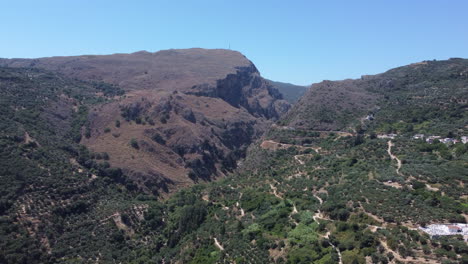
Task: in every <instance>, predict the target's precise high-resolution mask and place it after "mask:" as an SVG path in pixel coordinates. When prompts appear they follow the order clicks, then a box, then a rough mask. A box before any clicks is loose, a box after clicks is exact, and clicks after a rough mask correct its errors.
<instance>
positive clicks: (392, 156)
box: [387, 140, 402, 175]
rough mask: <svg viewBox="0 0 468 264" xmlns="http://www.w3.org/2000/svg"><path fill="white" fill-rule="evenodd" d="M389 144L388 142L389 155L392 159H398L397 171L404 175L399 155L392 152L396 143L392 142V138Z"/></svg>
mask: <svg viewBox="0 0 468 264" xmlns="http://www.w3.org/2000/svg"><path fill="white" fill-rule="evenodd" d="M387 144H388V149H387V152H388V155H389V156H390V158H391V159H392V160H396V161H397V169H396V172H397V174H398V175H402V174H401V173H400V169H401V160H400V159H399V158H398V157H397V156H395V155H393V154H392V147H393V146H394V144H393V143H392V141H391V140H389V141H388V143H387Z"/></svg>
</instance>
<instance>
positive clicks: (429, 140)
mask: <svg viewBox="0 0 468 264" xmlns="http://www.w3.org/2000/svg"><path fill="white" fill-rule="evenodd" d="M397 136H398V135H397V134H380V135H377V138H382V139H394V138H396V137H397ZM413 139H416V140H420V139H422V140H425V141H426V142H427V143H429V144H432V143H434V141H435V140H436V139H437V140H439V141H440V142H442V143H444V144H446V145H450V144H456V143H459V142H461V143H463V144H467V143H468V136H462V137H460V140H458V139H456V138H442V137H441V136H427V137H426V136H425V135H424V134H416V135H414V136H413Z"/></svg>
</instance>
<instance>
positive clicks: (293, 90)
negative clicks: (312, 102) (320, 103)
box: [268, 80, 308, 104]
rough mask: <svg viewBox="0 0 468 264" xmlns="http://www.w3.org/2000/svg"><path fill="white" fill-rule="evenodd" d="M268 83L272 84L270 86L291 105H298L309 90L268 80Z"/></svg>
mask: <svg viewBox="0 0 468 264" xmlns="http://www.w3.org/2000/svg"><path fill="white" fill-rule="evenodd" d="M268 82H270V84H271V85H273V87H275V88H276V89H277V90H278V91H279V92H280V93H281V94H282V95H283V97H284V99H285V100H286V101H288V102H289V103H291V104H294V103H296V102H297V101H298V100H299V98H301V97H302V96H303V95H304V93H305V92H306V91H307V89H308V87H306V86H300V85H295V84H291V83H283V82H275V81H271V80H268Z"/></svg>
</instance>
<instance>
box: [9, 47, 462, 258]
mask: <svg viewBox="0 0 468 264" xmlns="http://www.w3.org/2000/svg"><path fill="white" fill-rule="evenodd" d="M119 56H121V55H119ZM137 56H141V54H140V53H138V54H137ZM105 58H108V57H105ZM44 60H49V59H44ZM51 60H52V59H51ZM20 62H21V63H26V62H28V61H26V60H8V61H3V62H2V63H4V64H5V63H6V64H9V65H10V66H15V67H16V66H28V68H1V69H0V91H1V92H2V94H1V95H2V96H1V98H2V100H1V101H0V107H1V108H0V110H1V111H2V115H1V116H0V118H1V119H0V125H1V131H2V134H1V137H0V146H1V148H0V150H1V152H0V155H1V159H0V162H1V163H0V166H1V167H0V171H1V172H2V174H1V177H2V181H0V184H1V189H0V190H1V191H0V192H1V196H0V197H1V198H0V215H1V216H0V236H1V237H2V239H1V240H0V248H1V251H0V262H5V263H115V262H121V263H330V264H331V263H467V262H468V246H467V244H466V242H465V241H463V237H462V236H461V235H453V236H443V237H440V238H436V237H430V236H429V235H428V234H426V233H425V232H423V231H422V230H421V229H419V227H420V226H426V225H429V224H446V223H465V222H466V221H467V214H468V200H467V197H468V196H467V195H468V191H467V188H466V184H467V183H468V182H467V181H468V179H467V175H468V147H467V146H468V144H463V143H461V142H456V143H448V142H447V143H442V142H439V141H438V140H434V141H432V143H431V144H430V143H428V142H426V141H425V140H422V139H415V138H413V136H414V135H415V134H424V135H425V137H426V138H427V137H428V136H430V135H439V136H441V139H442V138H452V139H453V140H459V141H460V140H461V138H462V136H467V134H468V127H467V124H468V111H467V107H468V105H467V103H468V98H467V97H468V90H467V87H468V60H464V59H451V60H447V61H426V62H422V63H417V64H413V65H408V66H404V67H400V68H396V69H393V70H390V71H388V72H385V73H382V74H379V75H374V76H363V78H361V79H359V80H345V81H337V82H330V81H326V82H323V83H320V84H315V85H313V86H312V87H311V88H310V89H309V90H308V91H307V93H306V94H305V96H304V97H303V98H302V99H300V100H299V102H298V103H297V104H296V105H295V106H293V108H292V109H291V110H290V111H289V112H288V113H287V114H286V115H284V116H282V117H280V118H279V120H278V121H277V122H276V123H275V124H273V125H271V126H269V127H268V121H267V118H271V119H273V120H274V119H275V118H277V117H278V116H279V113H280V112H281V111H279V110H274V109H275V107H274V106H275V105H276V106H277V105H279V104H280V103H282V101H281V100H277V99H279V98H280V97H279V95H275V94H276V91H275V89H273V88H271V87H270V86H268V85H267V84H266V83H265V80H263V79H261V78H260V77H259V75H258V72H257V71H255V70H254V71H253V72H251V71H252V70H253V69H254V68H252V67H248V68H249V69H250V70H247V71H243V70H242V68H241V69H235V70H234V71H235V72H234V73H228V75H226V76H225V77H226V78H224V79H220V80H219V81H215V82H212V83H210V81H206V82H203V83H200V84H196V85H192V86H191V87H188V88H187V87H186V88H187V89H185V88H184V89H183V88H177V89H173V90H164V89H162V90H159V89H152V88H151V86H148V87H147V88H145V89H137V88H135V87H130V86H129V87H128V88H126V87H125V86H124V85H123V84H122V83H120V82H112V81H111V80H110V79H107V80H106V81H107V82H111V84H106V83H103V82H101V79H99V78H98V79H92V78H85V77H80V78H83V80H81V79H75V77H76V76H72V75H69V74H67V73H66V72H64V71H63V72H60V73H56V72H51V70H54V69H52V68H49V69H42V67H40V68H41V69H38V68H36V67H35V66H34V65H26V64H24V65H18V64H13V63H20ZM29 62H30V61H29ZM30 66H34V67H33V68H30ZM244 66H245V65H243V66H242V67H244ZM57 67H58V66H57ZM59 68H63V66H62V67H59ZM84 68H86V67H84ZM57 70H58V68H57ZM249 72H250V73H249ZM242 76H244V77H242ZM245 83H248V84H249V85H239V84H245ZM224 87H242V92H241V93H240V94H241V96H240V97H237V95H239V93H236V94H237V95H236V96H234V95H232V94H230V93H229V95H228V94H226V92H223V91H227V90H226V89H224ZM176 91H177V92H176ZM249 91H250V92H249ZM267 94H268V96H266V95H267ZM262 96H263V97H262ZM234 98H238V99H235V100H234ZM255 98H257V100H256V99H255ZM260 98H263V99H265V100H260ZM254 101H258V104H252V103H251V102H254ZM268 101H269V102H271V103H268V104H263V103H265V102H268ZM261 102H263V103H261ZM207 105H208V107H207ZM267 106H269V107H267ZM206 108H208V109H213V110H206ZM168 109H169V110H168ZM186 109H189V110H186ZM275 111H276V114H274V113H275ZM166 114H167V115H166ZM117 120H118V121H119V122H117ZM202 121H203V122H204V123H205V125H203V124H202ZM250 123H251V124H250ZM262 131H266V133H264V134H263V136H262V137H261V138H260V140H258V141H256V140H255V139H256V137H259V136H261V135H262ZM223 133H226V134H223ZM392 134H396V135H392ZM222 135H225V136H222ZM240 135H242V137H241V136H240ZM244 135H245V136H244ZM236 136H237V137H236ZM245 139H248V140H247V141H245ZM235 144H238V145H235ZM85 146H86V147H85ZM247 147H249V148H248V150H247V156H246V158H245V159H243V160H241V162H237V164H236V161H237V159H238V158H239V157H241V156H242V152H243V151H245V149H246V148H247ZM114 148H116V149H119V151H114V150H113V149H114ZM192 149H195V150H194V151H193V150H192ZM228 153H232V154H230V155H231V157H229V156H228ZM197 159H198V160H199V161H196V160H197ZM213 161H214V162H213ZM194 162H195V163H196V164H195V165H194V164H192V163H194ZM179 163H180V164H179ZM119 164H122V166H121V167H120V166H119ZM211 165H213V167H214V168H213V167H210V166H211ZM236 165H237V166H236ZM141 166H143V167H144V168H145V169H144V170H141V169H140V167H141ZM235 167H237V168H236V169H234V168H235ZM210 168H211V169H212V170H210ZM151 170H154V171H155V173H154V174H157V173H159V174H160V175H159V174H157V175H156V176H154V175H152V174H151ZM230 170H233V172H232V173H229V171H230ZM206 171H209V172H211V173H209V174H208V173H207V172H206ZM156 172H157V173H156ZM166 173H167V174H166ZM172 173H174V175H173V176H172V177H173V178H169V176H168V175H172ZM221 173H223V174H224V173H226V174H227V173H229V176H228V177H224V178H222V179H219V180H218V181H214V182H208V181H205V180H207V179H211V177H216V175H220V174H221ZM206 175H209V176H206ZM171 181H172V182H171ZM195 182H198V183H200V184H196V185H194V183H195ZM191 185H193V186H191ZM166 186H167V187H166ZM171 186H177V187H183V186H187V188H183V189H182V190H180V191H177V192H174V193H173V195H171V196H170V197H167V198H166V199H160V197H158V195H162V194H164V193H165V190H164V189H165V188H166V189H168V191H170V190H171V188H172V187H171ZM154 187H156V188H154ZM163 196H165V195H163Z"/></svg>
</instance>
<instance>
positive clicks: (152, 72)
mask: <svg viewBox="0 0 468 264" xmlns="http://www.w3.org/2000/svg"><path fill="white" fill-rule="evenodd" d="M0 65H2V66H6V67H28V68H38V69H44V70H47V71H51V72H54V73H57V74H60V75H62V76H65V77H67V78H73V79H78V80H82V81H85V82H86V81H87V82H102V83H103V85H106V84H111V85H113V86H114V87H118V89H122V90H123V91H124V93H122V94H119V95H118V96H115V97H114V98H113V100H112V101H110V102H105V103H103V104H98V105H95V106H93V107H92V108H90V109H89V115H88V121H87V122H86V126H85V127H83V130H82V133H83V137H82V139H81V143H82V144H84V145H86V146H87V147H89V148H90V150H92V151H95V152H101V153H102V152H105V153H107V154H108V155H109V160H108V162H109V163H110V165H111V166H113V167H119V168H122V169H123V171H124V173H125V174H127V175H129V176H131V178H132V179H133V180H134V181H135V182H136V183H137V184H138V186H139V187H141V188H142V189H143V190H145V191H146V192H150V193H153V194H160V193H165V192H168V191H170V190H171V189H177V188H180V187H186V186H189V185H191V184H193V183H196V182H199V181H206V180H211V179H212V178H216V177H220V176H222V175H224V174H225V173H227V172H228V171H232V169H234V168H235V167H236V161H237V160H238V159H239V158H241V157H243V155H244V153H245V150H246V148H247V146H249V144H250V143H252V142H253V140H254V139H255V138H258V137H259V136H260V135H261V134H262V132H263V131H264V130H265V127H266V126H267V124H268V120H275V119H277V118H278V117H279V116H280V115H281V114H282V113H284V112H286V111H287V110H288V108H289V104H288V103H287V102H286V101H284V100H282V96H281V94H280V93H279V92H278V91H277V90H276V89H274V88H273V87H272V86H271V85H270V84H269V83H268V82H267V81H266V80H264V79H263V78H262V77H261V76H260V73H259V72H258V70H257V69H256V68H255V66H254V65H253V64H252V62H250V61H249V60H248V59H246V58H245V57H244V56H243V55H242V54H240V53H239V52H235V51H230V50H204V49H189V50H167V51H160V52H156V53H149V52H137V53H132V54H114V55H104V56H76V57H52V58H39V59H11V60H6V59H3V60H0ZM109 89H110V90H112V89H113V88H112V87H110V88H109ZM116 89H117V88H116Z"/></svg>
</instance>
